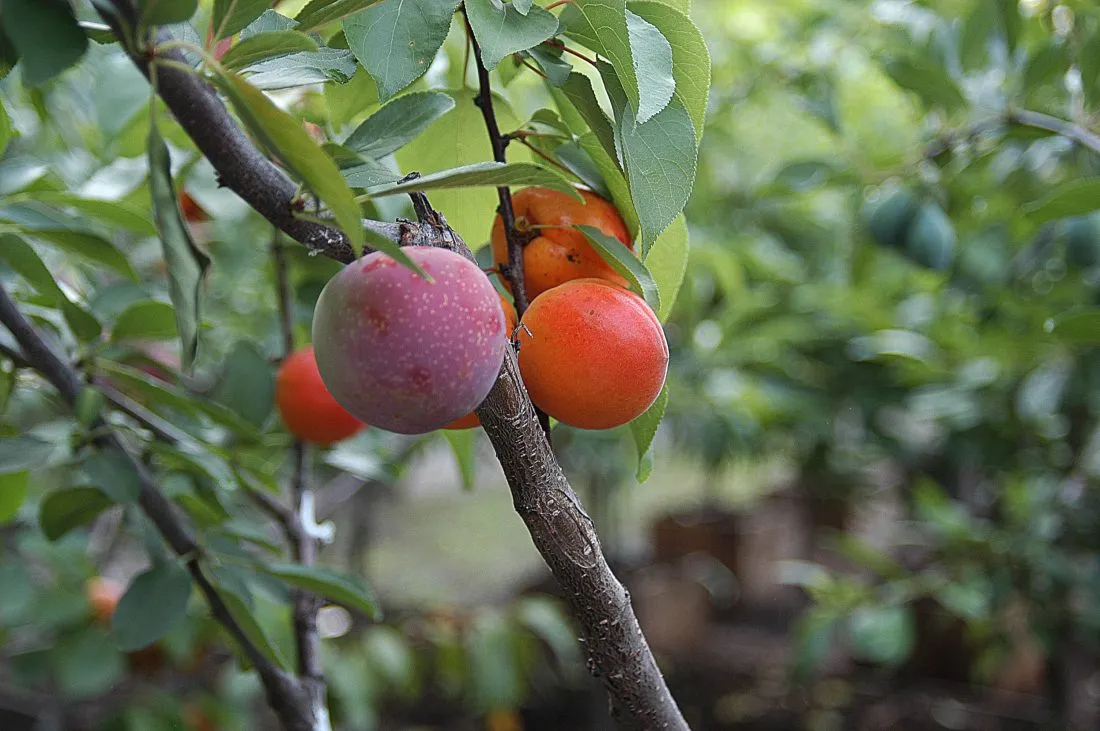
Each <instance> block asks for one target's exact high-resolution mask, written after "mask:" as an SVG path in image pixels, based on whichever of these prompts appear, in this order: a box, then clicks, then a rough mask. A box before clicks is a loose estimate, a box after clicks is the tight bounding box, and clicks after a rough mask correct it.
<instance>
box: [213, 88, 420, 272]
mask: <svg viewBox="0 0 1100 731" xmlns="http://www.w3.org/2000/svg"><path fill="white" fill-rule="evenodd" d="M218 79H219V82H220V85H221V86H222V88H223V89H224V90H225V92H226V94H227V95H228V96H229V98H230V99H231V100H232V101H233V106H234V108H236V110H237V114H238V115H239V116H240V117H241V120H242V121H243V122H244V123H245V125H246V126H247V127H248V129H249V130H250V131H251V132H252V134H253V135H255V136H256V137H257V138H258V139H259V140H260V142H261V144H262V145H263V146H264V147H265V148H267V150H268V151H269V152H271V153H272V154H273V155H275V156H276V157H278V158H279V160H280V161H281V162H282V164H283V165H284V167H286V168H287V169H288V170H289V171H290V172H291V173H293V174H294V175H295V177H297V178H298V179H299V180H301V181H302V182H303V183H305V184H306V185H307V186H308V187H309V188H310V189H311V190H312V191H313V192H314V194H316V195H317V197H318V198H320V199H321V200H322V201H323V202H324V203H326V204H327V205H328V207H329V209H330V210H331V211H332V214H333V216H334V217H335V218H336V223H337V224H339V226H340V228H342V229H343V230H344V232H345V233H346V234H347V236H348V240H349V241H350V242H351V245H352V248H353V249H354V250H355V252H356V253H357V254H358V253H362V251H363V243H364V241H365V238H366V236H365V234H364V232H363V224H362V213H361V211H360V209H359V204H358V203H357V202H356V201H355V196H353V195H352V192H351V189H350V188H348V186H347V183H345V182H344V179H343V178H342V177H341V176H340V171H339V169H338V168H337V167H336V163H334V162H333V161H332V159H331V158H330V157H329V156H328V155H326V154H325V153H324V151H323V150H321V149H320V147H318V145H317V143H316V142H314V141H313V139H312V138H311V137H310V136H309V133H307V132H306V131H305V129H304V128H303V127H302V125H301V124H299V123H298V121H297V120H296V119H294V118H293V117H291V116H290V115H289V114H287V113H286V112H284V111H282V110H281V109H279V108H278V107H276V106H275V105H274V104H273V103H272V102H271V100H270V99H268V98H267V97H266V96H264V94H263V92H261V91H260V90H259V89H256V88H255V87H253V86H251V85H250V84H248V83H247V82H246V81H245V80H244V79H242V78H241V77H239V76H236V75H234V74H230V73H223V74H220V75H219V77H218ZM392 248H393V249H394V252H393V253H391V251H389V250H388V249H386V253H387V254H390V256H393V257H394V258H395V259H398V260H399V261H400V260H403V259H407V257H405V256H403V255H401V254H400V253H399V252H398V251H397V246H396V245H394V246H393V247H392ZM395 254H397V255H396V256H395Z"/></svg>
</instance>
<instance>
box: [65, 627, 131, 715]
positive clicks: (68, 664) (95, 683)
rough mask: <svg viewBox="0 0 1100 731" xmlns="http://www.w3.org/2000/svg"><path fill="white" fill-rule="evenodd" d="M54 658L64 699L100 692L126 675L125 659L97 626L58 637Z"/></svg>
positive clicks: (95, 694) (85, 696)
mask: <svg viewBox="0 0 1100 731" xmlns="http://www.w3.org/2000/svg"><path fill="white" fill-rule="evenodd" d="M54 657H56V658H57V666H56V672H57V683H58V686H59V689H60V692H61V693H62V694H63V695H64V696H65V697H66V698H93V697H95V696H99V695H102V694H103V693H106V692H107V691H109V690H111V688H112V687H114V686H115V685H116V684H117V683H118V682H119V681H120V680H122V679H123V677H124V676H125V675H126V660H125V658H124V657H123V655H122V653H121V652H119V649H118V647H117V646H116V645H115V642H114V640H112V639H111V636H110V634H109V633H107V632H106V631H105V630H104V629H102V628H100V627H89V628H87V629H85V630H83V631H81V632H79V633H77V634H72V635H67V636H63V637H61V638H59V640H58V642H57V646H56V647H55V652H54Z"/></svg>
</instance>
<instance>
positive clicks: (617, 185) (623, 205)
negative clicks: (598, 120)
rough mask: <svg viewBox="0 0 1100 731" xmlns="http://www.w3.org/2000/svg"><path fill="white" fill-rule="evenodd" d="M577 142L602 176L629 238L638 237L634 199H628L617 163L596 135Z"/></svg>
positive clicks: (627, 188) (627, 187) (583, 137)
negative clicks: (627, 230)
mask: <svg viewBox="0 0 1100 731" xmlns="http://www.w3.org/2000/svg"><path fill="white" fill-rule="evenodd" d="M577 142H578V143H579V144H580V146H581V149H582V150H584V151H585V152H587V153H588V156H589V157H590V158H592V162H593V163H595V164H596V169H597V170H599V171H600V175H601V176H603V181H604V184H606V185H607V189H608V192H610V193H611V201H612V202H613V203H614V204H615V208H617V209H619V214H620V215H621V216H622V217H623V220H624V221H626V226H627V228H628V229H629V230H630V236H631V238H632V239H633V238H634V237H636V236H637V235H638V230H639V228H640V227H641V224H640V223H639V221H638V212H637V211H636V210H635V209H634V199H633V198H631V197H630V185H629V184H628V183H627V182H626V177H625V176H624V175H623V171H622V168H620V167H619V163H618V161H617V160H615V158H614V157H613V156H612V155H609V154H608V152H607V150H605V149H604V147H603V145H601V144H600V141H599V140H598V139H596V135H594V134H592V133H591V132H588V133H586V134H584V135H582V136H581V138H580V139H579V140H577Z"/></svg>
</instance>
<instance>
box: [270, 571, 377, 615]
mask: <svg viewBox="0 0 1100 731" xmlns="http://www.w3.org/2000/svg"><path fill="white" fill-rule="evenodd" d="M256 568H257V569H258V570H260V571H262V572H264V573H267V574H270V575H272V576H276V577H278V578H280V579H282V580H283V581H285V582H287V583H288V584H291V585H293V586H297V587H299V588H301V589H305V590H306V591H311V592H313V593H314V594H317V595H319V596H323V597H325V598H326V599H329V600H331V601H333V602H336V603H337V604H341V605H343V606H345V607H347V608H349V609H354V610H356V611H359V612H362V613H363V614H365V615H367V616H368V617H370V618H371V619H373V620H378V619H379V618H380V617H381V609H380V607H379V606H378V602H377V601H376V600H375V598H374V596H373V595H372V594H371V591H370V589H369V588H367V586H366V584H364V583H362V582H361V581H359V580H358V579H355V578H353V577H348V576H341V575H340V574H337V573H335V572H333V571H329V570H328V569H323V568H320V567H318V566H302V565H300V564H293V563H273V564H266V565H265V564H258V565H257V566H256Z"/></svg>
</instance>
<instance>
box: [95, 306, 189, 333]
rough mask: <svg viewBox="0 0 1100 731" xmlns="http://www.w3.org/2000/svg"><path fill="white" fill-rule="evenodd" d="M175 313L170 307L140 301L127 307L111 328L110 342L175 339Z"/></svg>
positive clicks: (177, 331) (176, 330)
mask: <svg viewBox="0 0 1100 731" xmlns="http://www.w3.org/2000/svg"><path fill="white" fill-rule="evenodd" d="M178 334H179V330H178V329H177V327H176V313H175V309H174V308H173V307H172V305H169V304H167V303H166V302H158V301H156V300H142V301H140V302H135V303H134V304H132V305H130V306H129V307H127V308H126V309H125V310H124V311H123V313H122V314H121V315H119V316H118V320H116V321H115V325H114V327H113V328H111V340H112V341H113V342H116V343H117V342H120V341H123V340H134V339H137V340H168V339H171V338H174V337H176V336H177V335H178Z"/></svg>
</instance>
